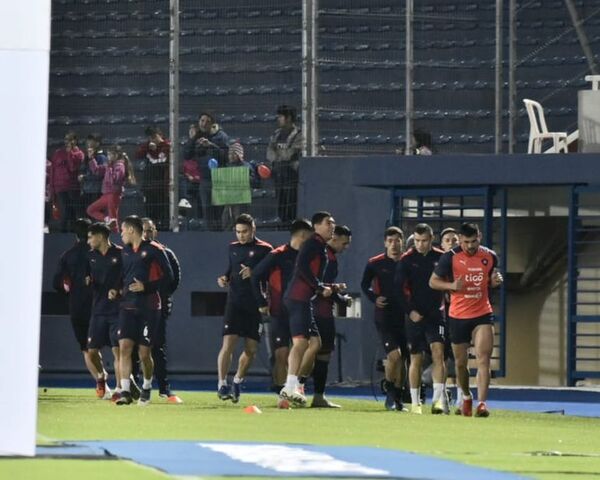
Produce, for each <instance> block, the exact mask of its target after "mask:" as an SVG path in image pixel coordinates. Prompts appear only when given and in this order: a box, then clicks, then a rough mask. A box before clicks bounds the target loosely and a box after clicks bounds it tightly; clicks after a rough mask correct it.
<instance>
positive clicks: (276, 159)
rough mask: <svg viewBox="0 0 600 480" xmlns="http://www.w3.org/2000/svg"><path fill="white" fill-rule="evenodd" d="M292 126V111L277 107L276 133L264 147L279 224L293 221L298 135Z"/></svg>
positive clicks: (298, 151) (300, 146)
mask: <svg viewBox="0 0 600 480" xmlns="http://www.w3.org/2000/svg"><path fill="white" fill-rule="evenodd" d="M295 122H296V108H294V107H291V106H289V105H280V106H279V107H277V130H275V133H274V134H273V136H272V137H271V139H270V140H269V145H268V147H267V161H269V162H270V163H271V164H272V167H271V168H272V175H273V178H274V180H275V189H276V191H277V203H278V211H279V212H278V213H279V217H280V218H281V221H282V222H289V221H292V220H293V219H294V218H296V202H297V191H298V164H299V161H300V155H301V153H302V132H301V131H300V129H299V128H298V127H297V126H296V123H295Z"/></svg>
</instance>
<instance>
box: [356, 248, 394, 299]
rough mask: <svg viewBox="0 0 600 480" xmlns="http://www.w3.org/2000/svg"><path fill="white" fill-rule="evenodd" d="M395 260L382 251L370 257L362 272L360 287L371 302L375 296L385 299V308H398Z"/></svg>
mask: <svg viewBox="0 0 600 480" xmlns="http://www.w3.org/2000/svg"><path fill="white" fill-rule="evenodd" d="M396 264H397V262H396V261H395V260H394V259H393V258H390V257H388V256H387V254H386V253H385V252H384V253H382V254H380V255H376V256H374V257H371V258H370V259H369V261H368V262H367V266H366V267H365V271H364V272H363V277H362V281H361V282H360V288H361V290H362V291H363V293H364V294H365V295H366V296H367V298H368V299H369V300H371V302H373V303H375V300H376V299H377V297H385V298H386V299H387V303H388V305H387V307H386V309H399V308H400V305H399V303H398V296H397V294H396V288H395V279H394V277H395V275H396Z"/></svg>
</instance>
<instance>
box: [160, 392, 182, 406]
mask: <svg viewBox="0 0 600 480" xmlns="http://www.w3.org/2000/svg"><path fill="white" fill-rule="evenodd" d="M158 396H159V397H160V398H166V399H167V403H175V404H179V403H183V400H182V399H181V398H179V397H178V396H177V395H175V394H174V393H173V392H170V391H166V392H162V393H159V394H158Z"/></svg>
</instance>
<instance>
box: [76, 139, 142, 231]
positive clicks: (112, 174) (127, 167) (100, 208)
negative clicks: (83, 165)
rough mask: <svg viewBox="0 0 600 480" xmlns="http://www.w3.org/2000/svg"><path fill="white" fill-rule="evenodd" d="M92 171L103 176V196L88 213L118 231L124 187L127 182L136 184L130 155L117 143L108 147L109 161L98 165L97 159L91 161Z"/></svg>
mask: <svg viewBox="0 0 600 480" xmlns="http://www.w3.org/2000/svg"><path fill="white" fill-rule="evenodd" d="M89 165H90V170H91V171H92V173H94V174H95V175H98V176H103V177H104V178H103V179H102V196H101V197H100V198H99V199H98V200H96V201H95V202H94V203H92V204H91V205H90V206H89V207H88V209H87V214H88V215H89V216H90V217H92V218H94V219H95V220H98V221H99V222H106V223H107V224H109V225H110V226H111V227H112V228H113V230H114V231H115V232H116V231H118V228H117V226H118V221H119V220H118V218H119V205H120V204H121V196H122V195H123V187H124V186H125V184H126V183H128V184H130V185H134V184H135V176H134V173H133V168H132V166H131V162H130V161H129V157H128V156H127V154H126V153H125V152H124V151H123V150H122V149H121V147H120V146H118V145H115V146H114V147H110V148H109V149H108V162H107V163H106V164H104V165H98V163H97V162H96V160H95V159H92V160H91V161H90V163H89Z"/></svg>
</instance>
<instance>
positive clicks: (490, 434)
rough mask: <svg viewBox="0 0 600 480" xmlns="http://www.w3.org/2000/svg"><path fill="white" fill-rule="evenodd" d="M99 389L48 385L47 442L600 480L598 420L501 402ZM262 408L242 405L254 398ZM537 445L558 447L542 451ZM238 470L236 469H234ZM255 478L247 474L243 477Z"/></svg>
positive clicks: (9, 474) (25, 467)
mask: <svg viewBox="0 0 600 480" xmlns="http://www.w3.org/2000/svg"><path fill="white" fill-rule="evenodd" d="M93 393H94V392H93V391H92V390H90V389H87V390H71V389H49V390H48V391H47V392H40V401H39V419H38V432H39V433H40V444H41V443H43V442H44V441H47V439H53V440H57V441H62V440H98V439H124V440H133V439H139V440H152V439H156V440H224V441H232V440H238V441H265V442H287V443H312V444H321V445H357V446H361V445H362V446H371V447H385V448H391V449H398V450H404V451H411V452H417V453H423V454H429V455H434V456H437V457H442V458H446V459H451V460H457V461H460V462H463V463H467V464H470V465H477V466H483V467H488V468H493V469H498V470H505V471H511V472H517V473H519V474H522V475H525V476H529V477H532V478H540V479H546V480H550V479H552V480H558V479H569V478H572V479H578V480H579V479H588V478H589V479H600V419H590V418H576V417H565V416H557V415H548V414H532V413H517V412H510V411H498V410H496V411H493V412H492V416H491V417H490V418H487V419H478V418H463V417H459V416H454V415H451V416H432V415H430V414H425V415H423V416H415V415H410V414H407V413H397V412H386V411H384V410H382V404H381V403H376V402H374V401H368V400H348V399H345V398H338V399H336V401H339V403H341V404H342V405H343V409H342V410H336V411H332V410H320V409H319V410H315V409H310V408H304V409H297V410H278V409H277V408H275V401H274V396H265V395H244V396H242V401H241V402H240V404H238V405H233V404H232V403H230V402H227V403H223V402H221V401H219V400H218V399H217V398H216V395H215V394H214V393H192V392H189V393H188V392H183V393H182V394H181V397H182V398H183V399H184V401H185V404H183V405H169V404H166V403H162V402H161V401H160V400H154V403H153V404H152V405H150V406H148V407H146V408H140V407H138V406H137V405H132V406H129V407H116V406H115V405H114V404H111V403H110V402H108V401H101V400H96V399H95V398H94V397H93ZM251 404H254V405H257V406H259V407H260V408H261V409H262V411H263V413H262V414H260V415H256V414H255V415H249V414H246V413H244V412H243V407H244V406H247V405H251ZM535 452H560V453H561V454H562V455H554V456H548V455H540V454H535ZM11 478H24V479H38V478H39V479H44V480H52V479H59V478H60V479H64V478H86V479H95V478H98V479H99V478H110V479H111V480H115V479H126V478H136V480H145V479H148V480H150V479H159V478H163V479H164V478H169V477H168V476H167V475H165V474H164V473H161V472H158V471H155V470H152V469H150V468H147V467H143V466H139V465H136V464H133V463H131V462H126V461H120V460H59V459H27V460H20V459H18V460H6V459H5V460H1V461H0V479H11ZM228 478H231V477H228ZM245 478H248V477H245Z"/></svg>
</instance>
